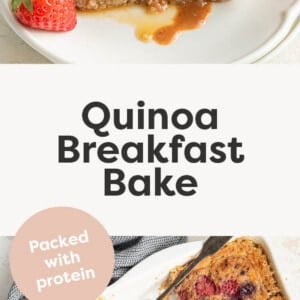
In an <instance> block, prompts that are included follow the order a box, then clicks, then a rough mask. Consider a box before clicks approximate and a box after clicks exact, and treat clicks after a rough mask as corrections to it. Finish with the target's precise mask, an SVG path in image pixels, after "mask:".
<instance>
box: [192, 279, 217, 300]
mask: <svg viewBox="0 0 300 300" xmlns="http://www.w3.org/2000/svg"><path fill="white" fill-rule="evenodd" d="M195 288H196V294H197V296H198V297H200V298H201V297H206V296H213V295H216V294H217V293H218V292H219V289H218V287H217V286H216V284H215V283H214V281H213V280H212V279H211V278H210V277H208V276H206V275H203V276H200V277H199V278H198V281H197V282H196V286H195Z"/></svg>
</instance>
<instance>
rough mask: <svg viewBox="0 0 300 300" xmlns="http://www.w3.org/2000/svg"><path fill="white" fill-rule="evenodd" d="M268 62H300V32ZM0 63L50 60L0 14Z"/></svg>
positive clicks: (44, 61)
mask: <svg viewBox="0 0 300 300" xmlns="http://www.w3.org/2000/svg"><path fill="white" fill-rule="evenodd" d="M0 1H1V0H0ZM268 62H269V63H274V64H275V63H300V34H299V35H298V36H297V37H296V39H294V40H293V41H292V42H291V43H290V44H289V45H288V46H287V47H286V48H285V49H283V51H281V52H280V54H279V55H276V57H273V58H272V59H270V60H269V61H268ZM0 63H8V64H12V63H49V61H48V60H47V59H46V58H44V57H43V56H42V55H40V54H39V53H37V52H36V51H34V50H33V49H31V48H30V47H29V46H27V44H25V43H24V42H23V41H22V40H21V39H20V38H19V37H18V36H17V35H16V34H15V33H14V32H13V31H12V30H11V29H10V28H8V26H7V25H6V23H5V21H4V20H3V17H2V16H1V14H0Z"/></svg>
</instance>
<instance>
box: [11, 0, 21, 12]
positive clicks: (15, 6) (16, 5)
mask: <svg viewBox="0 0 300 300" xmlns="http://www.w3.org/2000/svg"><path fill="white" fill-rule="evenodd" d="M21 3H22V0H12V3H11V7H12V10H13V12H15V11H16V10H17V9H18V8H19V7H20V5H21Z"/></svg>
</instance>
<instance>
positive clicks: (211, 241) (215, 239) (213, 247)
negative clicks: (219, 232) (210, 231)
mask: <svg viewBox="0 0 300 300" xmlns="http://www.w3.org/2000/svg"><path fill="white" fill-rule="evenodd" d="M231 238H232V237H231V236H211V237H209V238H208V239H207V240H206V241H205V243H204V244H203V247H202V249H201V251H200V253H199V254H198V255H197V256H196V257H195V258H194V259H193V260H192V261H190V263H188V265H187V267H186V268H185V269H184V270H183V271H182V272H181V273H180V274H179V275H178V276H177V278H176V279H175V280H174V281H173V282H172V283H171V284H170V285H169V286H168V287H167V288H166V289H165V291H164V292H163V293H162V294H161V295H160V296H159V297H158V298H156V300H163V299H164V298H165V297H166V296H167V295H168V294H169V293H170V292H171V291H172V290H173V289H174V288H176V287H177V286H178V285H179V284H180V283H181V282H182V281H183V280H184V279H185V278H186V277H187V276H188V275H189V274H190V273H191V271H192V270H193V269H194V268H195V267H196V265H197V264H198V263H199V262H200V261H201V260H202V259H203V258H205V257H206V256H209V255H212V254H214V253H215V252H217V251H218V250H219V249H220V248H221V247H222V246H223V245H224V244H225V243H227V242H228V241H229V240H230V239H231Z"/></svg>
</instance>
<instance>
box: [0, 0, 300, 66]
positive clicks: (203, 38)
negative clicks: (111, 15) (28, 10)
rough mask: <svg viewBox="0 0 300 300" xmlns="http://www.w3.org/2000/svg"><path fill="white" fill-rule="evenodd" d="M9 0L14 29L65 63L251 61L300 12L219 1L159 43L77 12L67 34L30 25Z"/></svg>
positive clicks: (289, 2)
mask: <svg viewBox="0 0 300 300" xmlns="http://www.w3.org/2000/svg"><path fill="white" fill-rule="evenodd" d="M9 3H10V0H1V1H0V11H1V12H2V13H3V15H4V18H5V19H6V21H7V22H8V24H9V25H10V26H11V28H12V29H13V30H14V31H15V32H16V33H17V34H18V35H19V36H20V37H21V38H22V39H23V40H24V41H26V42H27V43H28V44H29V45H31V46H32V47H33V48H34V49H36V50H37V51H39V52H40V53H41V54H43V55H44V56H46V57H47V58H49V59H50V60H52V61H53V62H66V63H232V62H243V63H251V62H254V61H256V60H258V59H259V58H261V57H263V56H264V55H265V54H266V53H268V52H270V51H271V50H272V49H273V48H275V46H276V45H278V44H279V43H280V41H282V40H283V39H284V38H285V36H286V35H287V34H288V32H289V31H290V29H291V28H292V26H293V24H294V22H295V20H296V18H297V17H298V16H299V14H300V0H256V1H255V0H232V1H230V2H225V3H222V4H215V5H214V7H213V12H212V14H211V15H210V16H209V18H208V21H207V23H206V24H205V25H204V26H203V27H202V28H200V29H197V30H193V31H188V32H185V33H184V34H182V35H181V36H180V38H179V39H178V40H177V41H176V42H174V43H173V44H172V45H169V46H159V45H157V44H155V43H148V44H145V43H142V42H140V41H138V40H137V39H136V38H135V35H134V29H133V28H132V27H131V26H129V25H124V24H120V23H118V22H116V21H114V20H111V19H106V18H101V17H99V16H96V17H95V16H93V17H86V16H79V17H78V25H77V27H76V29H75V30H74V31H72V32H69V33H49V32H42V31H37V30H30V29H27V28H25V27H23V26H21V25H20V24H19V23H18V22H17V21H16V20H15V18H14V17H13V15H12V13H11V11H10V5H9Z"/></svg>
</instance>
